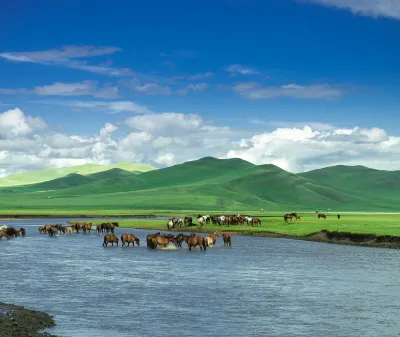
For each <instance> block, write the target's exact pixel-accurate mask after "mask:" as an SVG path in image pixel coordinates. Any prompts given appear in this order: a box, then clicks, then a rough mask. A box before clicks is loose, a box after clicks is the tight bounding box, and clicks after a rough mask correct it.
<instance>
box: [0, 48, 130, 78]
mask: <svg viewBox="0 0 400 337" xmlns="http://www.w3.org/2000/svg"><path fill="white" fill-rule="evenodd" d="M121 50H122V49H120V48H117V47H97V46H64V47H61V48H60V49H49V50H41V51H27V52H7V53H0V58H3V59H6V60H8V61H13V62H28V63H39V64H43V65H53V66H63V67H67V68H73V69H80V70H84V71H89V72H93V73H98V74H103V75H107V76H130V75H132V74H133V73H132V71H131V70H130V69H127V68H122V69H119V68H112V67H110V66H107V65H89V64H88V61H87V60H85V58H90V57H96V56H104V55H111V54H114V53H116V52H118V51H121Z"/></svg>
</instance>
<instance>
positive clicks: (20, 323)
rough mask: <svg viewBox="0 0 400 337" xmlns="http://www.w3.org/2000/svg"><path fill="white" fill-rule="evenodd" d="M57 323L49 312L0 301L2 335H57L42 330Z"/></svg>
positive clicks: (25, 336) (6, 336)
mask: <svg viewBox="0 0 400 337" xmlns="http://www.w3.org/2000/svg"><path fill="white" fill-rule="evenodd" d="M55 325H56V323H55V322H54V319H53V317H51V316H50V315H48V314H47V313H44V312H40V311H35V310H30V309H26V308H24V307H23V306H17V305H13V304H7V303H2V302H0V336H1V337H57V336H56V335H52V334H50V333H47V332H41V330H43V329H46V328H51V327H53V326H55Z"/></svg>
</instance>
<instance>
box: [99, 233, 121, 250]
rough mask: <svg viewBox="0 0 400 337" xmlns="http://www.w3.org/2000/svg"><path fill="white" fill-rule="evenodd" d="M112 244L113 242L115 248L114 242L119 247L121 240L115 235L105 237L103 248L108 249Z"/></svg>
mask: <svg viewBox="0 0 400 337" xmlns="http://www.w3.org/2000/svg"><path fill="white" fill-rule="evenodd" d="M110 242H111V245H112V246H114V242H115V243H116V244H117V246H118V242H119V239H118V238H117V237H116V236H115V235H114V234H106V235H104V242H103V246H106V247H107V246H108V244H109V243H110Z"/></svg>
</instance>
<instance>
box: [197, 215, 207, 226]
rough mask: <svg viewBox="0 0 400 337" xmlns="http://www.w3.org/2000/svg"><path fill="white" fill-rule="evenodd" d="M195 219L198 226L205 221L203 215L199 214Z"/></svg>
mask: <svg viewBox="0 0 400 337" xmlns="http://www.w3.org/2000/svg"><path fill="white" fill-rule="evenodd" d="M197 221H198V222H199V226H200V227H201V226H203V225H204V223H205V222H206V219H205V218H204V217H203V216H201V215H199V216H198V217H197Z"/></svg>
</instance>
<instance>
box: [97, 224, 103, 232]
mask: <svg viewBox="0 0 400 337" xmlns="http://www.w3.org/2000/svg"><path fill="white" fill-rule="evenodd" d="M96 231H97V233H98V234H100V233H101V232H102V230H101V225H97V226H96Z"/></svg>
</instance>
